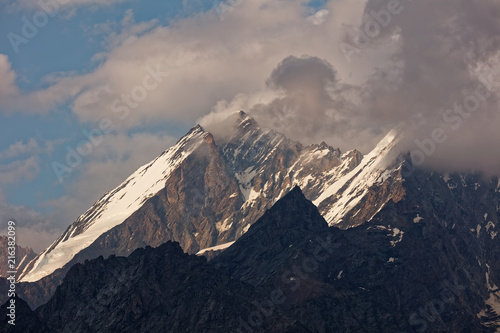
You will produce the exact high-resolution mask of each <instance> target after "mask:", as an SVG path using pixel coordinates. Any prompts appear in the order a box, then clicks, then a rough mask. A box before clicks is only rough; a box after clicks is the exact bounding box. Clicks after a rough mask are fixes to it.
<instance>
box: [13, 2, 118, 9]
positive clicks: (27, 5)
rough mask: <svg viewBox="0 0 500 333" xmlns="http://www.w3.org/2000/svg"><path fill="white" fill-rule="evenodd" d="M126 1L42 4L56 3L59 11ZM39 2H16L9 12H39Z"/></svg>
mask: <svg viewBox="0 0 500 333" xmlns="http://www.w3.org/2000/svg"><path fill="white" fill-rule="evenodd" d="M125 1H126V0H52V2H51V1H50V0H49V1H42V2H43V3H51V4H53V3H56V4H57V6H58V8H59V9H60V10H70V11H71V10H72V9H73V8H75V7H81V6H90V5H94V6H109V5H114V4H118V3H121V2H125ZM40 2H41V1H40V0H18V1H16V2H13V3H11V4H10V5H9V10H33V11H35V10H40V8H41V6H40Z"/></svg>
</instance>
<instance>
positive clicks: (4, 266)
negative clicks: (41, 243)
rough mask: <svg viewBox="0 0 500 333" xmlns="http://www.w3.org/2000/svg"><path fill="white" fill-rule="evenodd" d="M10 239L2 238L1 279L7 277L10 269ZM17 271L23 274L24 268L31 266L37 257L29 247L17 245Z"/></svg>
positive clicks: (0, 250)
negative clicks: (30, 263) (8, 250)
mask: <svg viewBox="0 0 500 333" xmlns="http://www.w3.org/2000/svg"><path fill="white" fill-rule="evenodd" d="M8 247H9V245H8V237H7V236H0V267H1V269H0V277H6V276H7V274H6V272H7V270H10V269H8V262H7V260H8V258H7V257H8V253H7V249H8ZM15 247H16V265H17V266H16V269H15V270H17V271H18V272H22V271H23V270H24V268H25V267H26V266H27V265H28V264H29V262H30V261H31V260H33V259H34V258H35V257H36V253H35V252H34V251H33V250H32V249H30V248H29V247H22V246H19V245H16V246H15Z"/></svg>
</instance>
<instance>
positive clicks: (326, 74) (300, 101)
mask: <svg viewBox="0 0 500 333" xmlns="http://www.w3.org/2000/svg"><path fill="white" fill-rule="evenodd" d="M266 87H267V89H268V90H271V91H275V92H277V95H278V96H279V97H276V98H275V99H274V100H272V101H271V102H269V103H265V104H257V105H255V106H253V108H252V109H251V110H249V113H250V114H251V115H252V116H254V117H255V118H256V119H257V121H258V122H259V123H260V124H261V125H263V126H266V127H270V128H273V129H276V130H278V131H280V132H282V133H284V134H285V135H287V136H288V137H290V138H293V139H297V140H300V141H302V142H304V143H313V142H320V141H323V140H326V141H329V142H330V143H332V144H333V145H335V146H342V147H346V146H348V145H347V144H346V143H345V142H344V141H343V138H344V137H348V136H350V134H352V133H353V132H355V131H357V128H358V127H359V126H360V124H361V123H362V122H363V120H362V118H363V117H361V114H360V113H359V112H358V111H357V110H358V108H356V107H355V106H354V104H353V102H352V100H350V98H348V95H349V94H350V93H352V92H354V91H355V90H356V89H355V88H354V87H351V86H348V85H346V84H343V83H341V82H340V81H339V80H338V78H337V73H336V71H335V69H334V68H333V66H332V65H331V64H330V63H329V62H327V61H326V60H323V59H320V58H317V57H312V56H307V55H304V56H302V57H295V56H289V57H287V58H285V59H284V60H283V61H282V62H280V63H279V64H278V65H277V67H276V68H275V69H274V70H273V71H272V73H271V74H270V76H269V78H268V79H267V80H266ZM358 143H360V144H361V142H358ZM351 144H352V142H351Z"/></svg>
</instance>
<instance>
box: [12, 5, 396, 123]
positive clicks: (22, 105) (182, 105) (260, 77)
mask: <svg viewBox="0 0 500 333" xmlns="http://www.w3.org/2000/svg"><path fill="white" fill-rule="evenodd" d="M334 3H335V10H334V11H333V10H332V9H331V8H328V9H325V10H324V11H320V12H318V13H316V14H315V19H314V20H312V21H311V15H310V12H309V10H308V9H307V8H306V7H305V1H298V0H294V1H290V0H287V1H284V0H271V1H263V0H258V1H257V0H254V1H242V2H234V4H232V5H231V6H230V7H227V8H226V7H224V8H225V11H224V12H223V15H224V19H223V20H221V19H220V8H219V7H217V8H219V13H218V12H217V8H216V9H214V10H211V11H209V12H207V13H202V14H199V15H196V16H195V17H190V18H184V19H180V20H178V21H175V22H173V23H172V24H171V25H169V26H159V27H156V28H154V29H153V30H150V31H149V30H148V29H150V28H151V23H150V24H149V25H147V24H146V26H142V27H140V26H139V24H137V25H134V24H131V27H134V28H129V29H125V30H124V31H123V32H122V33H120V34H119V36H118V35H117V36H116V39H115V41H116V43H117V44H116V47H114V48H113V49H111V50H110V51H109V52H108V53H106V54H101V55H100V57H101V59H105V61H104V62H103V64H102V65H101V66H99V67H98V68H97V69H96V70H95V71H93V72H92V73H88V74H84V75H79V76H78V75H77V76H75V75H72V76H69V77H64V78H60V79H59V80H58V81H57V82H56V83H54V84H53V85H51V86H50V87H48V88H47V89H44V90H40V91H36V92H34V93H30V94H25V95H24V96H22V98H19V99H16V100H15V101H13V102H12V103H10V104H9V105H8V106H10V108H11V109H18V110H30V111H31V110H37V112H48V111H49V110H51V109H54V108H56V107H57V106H58V105H61V104H62V103H64V102H67V101H70V102H71V103H72V109H73V111H74V112H75V113H76V114H77V115H78V116H79V117H80V119H82V120H83V121H94V120H97V119H100V117H102V115H103V114H104V113H110V112H111V105H112V103H113V101H114V100H115V99H117V98H118V99H121V98H122V95H123V94H130V92H131V90H132V89H133V88H134V87H135V86H137V85H140V84H142V82H143V79H144V77H145V75H147V72H146V70H145V68H146V66H150V67H153V68H155V67H156V66H157V65H158V66H161V68H163V69H164V70H165V71H168V72H169V73H170V75H169V77H168V78H167V79H165V80H164V81H163V82H162V83H161V85H160V86H159V87H158V88H157V89H155V90H153V91H151V92H149V93H148V97H147V99H146V100H145V101H143V102H141V103H140V106H139V107H137V108H136V109H134V110H131V111H132V112H131V115H130V117H128V118H127V119H126V121H125V122H124V124H125V125H126V126H128V127H133V126H134V125H135V124H138V123H143V122H144V121H146V122H154V121H156V120H158V119H161V120H172V119H176V120H179V119H180V120H184V121H186V122H193V121H194V120H195V119H197V118H198V117H200V116H202V115H205V114H207V113H208V112H209V111H210V108H211V107H212V106H214V105H215V104H216V103H217V102H218V101H219V100H222V99H226V100H230V99H232V98H233V97H234V96H235V95H236V94H238V93H241V92H244V93H253V92H256V91H259V90H261V89H262V88H263V86H264V80H265V78H266V77H267V76H268V75H269V73H270V72H271V70H272V69H273V68H274V67H275V66H276V65H277V64H278V63H279V62H281V61H282V60H283V59H284V58H286V57H287V56H289V55H296V56H299V57H300V56H302V55H303V54H311V55H315V56H318V57H320V58H322V59H326V60H327V61H329V62H330V63H332V64H334V66H335V68H336V70H337V72H338V74H339V77H340V78H341V79H345V80H351V81H352V80H358V81H359V80H360V79H361V78H363V77H364V76H365V75H366V73H367V72H369V71H370V70H371V67H370V65H368V64H365V63H362V64H357V66H355V67H351V66H349V65H348V64H347V62H346V61H345V59H344V57H343V55H342V53H341V52H340V51H339V48H338V41H339V40H340V35H341V33H342V32H341V28H342V25H343V24H344V23H346V22H347V23H348V22H352V20H355V19H357V18H359V15H361V13H362V11H363V6H362V5H356V4H355V5H353V4H352V2H351V1H349V0H340V1H334ZM333 5H334V4H333V2H332V3H331V4H329V6H330V7H331V6H333ZM327 11H328V12H329V14H328V15H326V13H327ZM356 14H357V15H356ZM131 21H132V13H128V14H127V16H126V18H125V19H124V22H126V23H124V24H125V25H126V24H130V22H131ZM320 21H321V22H322V24H318V23H320ZM127 22H128V23H127ZM384 52H385V53H387V51H386V50H385V51H384ZM103 57H104V58H103ZM28 112H29V111H28Z"/></svg>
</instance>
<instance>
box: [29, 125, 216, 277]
mask: <svg viewBox="0 0 500 333" xmlns="http://www.w3.org/2000/svg"><path fill="white" fill-rule="evenodd" d="M208 135H209V133H208V132H205V131H204V129H203V128H202V127H201V126H199V125H198V126H196V127H194V128H192V129H191V131H189V133H188V134H186V135H185V136H184V137H183V138H181V139H180V140H179V141H178V142H177V144H176V145H174V146H173V147H171V148H170V149H168V150H166V151H165V152H163V154H161V155H160V156H158V157H157V158H156V159H154V160H153V161H152V162H150V163H148V164H146V165H143V166H142V167H140V168H139V169H138V170H137V171H135V172H134V173H133V174H132V175H131V176H130V177H128V178H127V179H126V180H125V181H124V182H123V183H122V184H120V185H119V186H118V187H117V188H116V189H114V190H113V191H110V192H108V193H106V194H105V195H104V196H103V197H102V198H101V199H99V200H98V201H97V202H96V203H95V204H94V205H93V206H92V207H91V208H90V209H89V210H87V211H86V212H85V213H84V214H83V215H81V216H80V217H79V218H78V219H77V220H76V221H75V222H74V223H73V224H72V225H71V226H70V227H69V228H68V229H67V230H66V232H64V234H62V235H61V236H60V237H59V238H58V239H57V240H56V241H55V242H54V243H53V244H52V245H51V246H50V247H49V248H48V249H47V250H45V251H44V252H42V253H40V254H39V255H38V256H37V257H36V258H35V260H34V262H32V263H31V264H30V265H29V266H28V267H27V268H26V269H25V271H24V272H23V274H22V275H21V281H27V282H29V281H36V280H39V279H40V278H42V277H44V276H46V275H48V274H50V273H52V272H53V271H54V270H56V269H57V268H60V267H62V266H64V265H65V264H66V263H68V262H69V261H70V260H71V259H72V258H73V257H74V256H75V254H77V253H78V252H79V251H81V250H82V249H84V248H86V247H88V246H89V245H90V244H92V243H93V242H94V241H95V240H96V239H97V237H99V236H100V235H102V234H103V233H105V232H107V231H108V230H110V229H112V228H113V227H115V226H116V225H118V224H120V223H122V222H123V221H124V220H125V219H126V218H127V217H129V216H130V215H131V214H132V213H134V212H135V211H137V210H138V209H139V208H140V207H141V206H142V205H143V204H144V202H145V201H146V200H148V199H149V198H151V197H152V196H154V195H155V194H156V193H157V192H158V191H160V190H161V189H163V188H164V186H165V182H166V181H167V179H168V178H169V176H170V174H171V172H172V171H173V170H174V169H175V168H176V167H177V166H178V165H179V164H180V163H182V161H183V160H184V159H185V158H186V157H187V156H189V155H190V154H191V153H192V152H193V151H194V150H195V149H196V148H197V147H199V146H200V144H201V143H202V142H203V139H205V138H206V137H207V136H208Z"/></svg>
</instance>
